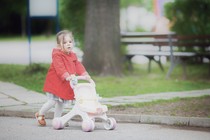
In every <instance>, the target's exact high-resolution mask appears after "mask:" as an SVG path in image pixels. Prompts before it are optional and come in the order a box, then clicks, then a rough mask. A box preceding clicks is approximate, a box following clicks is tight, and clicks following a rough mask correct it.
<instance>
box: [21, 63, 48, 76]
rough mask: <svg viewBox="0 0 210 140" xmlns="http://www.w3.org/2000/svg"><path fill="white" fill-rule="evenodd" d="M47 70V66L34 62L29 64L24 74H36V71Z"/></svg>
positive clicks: (42, 71)
mask: <svg viewBox="0 0 210 140" xmlns="http://www.w3.org/2000/svg"><path fill="white" fill-rule="evenodd" d="M46 71H47V69H46V67H44V66H42V65H40V64H36V63H33V64H31V65H29V66H27V67H26V68H25V69H24V70H23V73H24V74H35V73H46Z"/></svg>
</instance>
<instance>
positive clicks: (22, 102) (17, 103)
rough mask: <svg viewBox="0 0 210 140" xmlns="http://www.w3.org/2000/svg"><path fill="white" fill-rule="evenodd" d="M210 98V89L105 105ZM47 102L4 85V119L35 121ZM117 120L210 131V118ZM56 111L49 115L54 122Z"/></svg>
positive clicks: (0, 87) (0, 107)
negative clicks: (21, 118)
mask: <svg viewBox="0 0 210 140" xmlns="http://www.w3.org/2000/svg"><path fill="white" fill-rule="evenodd" d="M203 95H210V89H207V90H197V91H188V92H172V93H159V94H146V95H137V96H123V97H114V98H103V99H102V101H101V103H102V104H106V105H120V104H129V103H136V102H150V101H154V100H159V99H171V98H175V97H180V98H183V97H199V96H203ZM46 100H47V98H46V96H45V95H43V94H41V93H37V92H34V91H30V90H27V89H25V88H23V87H20V86H17V85H15V84H12V83H7V82H1V81H0V116H19V117H34V114H35V112H37V111H38V110H39V109H40V107H41V106H42V105H43V103H45V101H46ZM71 107H72V106H69V107H66V108H65V111H64V113H67V112H68V111H69V110H70V108H71ZM109 115H110V116H113V117H115V118H116V120H117V121H118V122H132V123H158V124H170V125H173V124H182V125H187V126H201V127H210V119H209V118H194V117H172V116H153V115H133V114H131V115H123V114H109ZM52 116H53V110H52V111H50V112H49V113H48V114H47V117H49V118H52Z"/></svg>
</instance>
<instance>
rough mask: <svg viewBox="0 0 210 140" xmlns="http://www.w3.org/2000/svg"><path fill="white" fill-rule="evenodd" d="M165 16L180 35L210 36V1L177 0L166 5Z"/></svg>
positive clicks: (172, 28)
mask: <svg viewBox="0 0 210 140" xmlns="http://www.w3.org/2000/svg"><path fill="white" fill-rule="evenodd" d="M165 15H166V17H167V18H168V19H170V21H171V22H172V27H171V30H172V31H175V32H176V33H178V34H210V22H209V21H210V16H209V15H210V0H175V1H174V2H170V3H167V4H166V5H165Z"/></svg>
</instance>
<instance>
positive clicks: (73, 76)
mask: <svg viewBox="0 0 210 140" xmlns="http://www.w3.org/2000/svg"><path fill="white" fill-rule="evenodd" d="M75 78H76V75H74V74H72V75H70V76H68V77H67V78H66V81H71V80H72V79H75Z"/></svg>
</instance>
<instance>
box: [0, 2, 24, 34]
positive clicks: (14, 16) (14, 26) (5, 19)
mask: <svg viewBox="0 0 210 140" xmlns="http://www.w3.org/2000/svg"><path fill="white" fill-rule="evenodd" d="M26 8H27V1H26V0H19V1H18V2H15V4H14V1H13V0H1V3H0V9H1V12H0V21H1V22H0V31H1V32H0V33H1V34H2V35H4V36H5V35H9V34H22V35H23V36H24V35H25V29H26V24H25V23H26V20H25V19H26Z"/></svg>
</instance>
